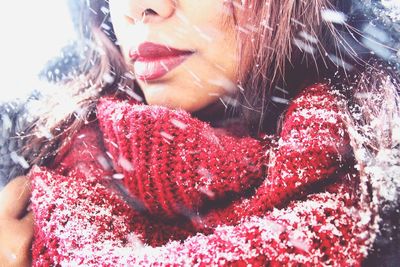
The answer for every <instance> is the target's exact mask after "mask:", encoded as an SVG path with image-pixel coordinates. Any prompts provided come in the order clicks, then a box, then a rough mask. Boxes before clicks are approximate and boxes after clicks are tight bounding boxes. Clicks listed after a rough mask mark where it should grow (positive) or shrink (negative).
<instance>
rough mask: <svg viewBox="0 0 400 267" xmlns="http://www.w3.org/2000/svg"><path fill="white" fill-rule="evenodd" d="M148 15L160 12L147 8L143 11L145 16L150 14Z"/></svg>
mask: <svg viewBox="0 0 400 267" xmlns="http://www.w3.org/2000/svg"><path fill="white" fill-rule="evenodd" d="M148 15H158V14H157V12H155V11H154V10H153V9H151V8H147V9H146V10H145V11H143V16H148Z"/></svg>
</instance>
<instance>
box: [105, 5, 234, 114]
mask: <svg viewBox="0 0 400 267" xmlns="http://www.w3.org/2000/svg"><path fill="white" fill-rule="evenodd" d="M109 2H110V13H111V19H112V22H113V26H114V30H115V34H116V36H117V39H118V44H119V45H120V47H121V49H122V52H123V55H124V58H125V59H126V62H127V63H128V66H129V68H131V70H132V71H133V72H134V73H135V76H136V79H137V82H138V83H139V85H140V87H141V89H142V90H143V93H144V96H145V98H146V101H147V102H148V103H149V104H153V105H154V104H156V105H163V106H167V107H170V108H182V109H184V110H187V111H189V112H194V111H199V110H201V109H203V108H204V107H206V106H208V105H210V104H212V103H214V102H216V101H217V100H218V98H219V97H222V96H225V95H228V94H230V93H233V92H234V91H235V90H236V86H235V84H236V82H237V64H238V63H237V62H238V58H237V51H236V50H237V40H236V34H235V26H234V23H233V19H231V16H230V8H229V6H228V5H227V4H226V3H227V2H228V1H224V0H110V1H109Z"/></svg>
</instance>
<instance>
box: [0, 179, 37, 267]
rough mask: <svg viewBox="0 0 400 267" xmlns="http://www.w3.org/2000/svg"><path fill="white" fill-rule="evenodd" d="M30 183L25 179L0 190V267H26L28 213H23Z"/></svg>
mask: <svg viewBox="0 0 400 267" xmlns="http://www.w3.org/2000/svg"><path fill="white" fill-rule="evenodd" d="M29 198H30V183H29V180H28V179H27V178H26V177H25V176H20V177H17V178H15V179H14V180H12V181H11V182H10V183H9V184H8V185H7V186H6V187H5V188H4V189H3V190H2V191H0V267H17V266H18V267H21V266H30V264H31V263H30V261H31V260H30V247H31V242H32V238H33V217H32V212H28V213H27V209H26V208H27V204H28V202H29Z"/></svg>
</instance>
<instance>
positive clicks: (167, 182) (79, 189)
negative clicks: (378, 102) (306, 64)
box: [29, 85, 372, 266]
mask: <svg viewBox="0 0 400 267" xmlns="http://www.w3.org/2000/svg"><path fill="white" fill-rule="evenodd" d="M336 103H337V98H336V97H335V96H334V95H333V94H331V93H329V92H328V89H327V86H326V85H317V86H314V87H311V88H308V89H306V90H305V91H304V93H303V94H302V95H301V96H300V97H298V98H297V99H296V100H294V102H293V103H292V104H291V106H290V107H289V109H288V112H287V114H286V117H285V120H284V124H283V128H282V132H281V135H280V136H278V137H277V138H276V139H277V140H276V141H272V142H271V140H266V141H265V142H261V141H259V140H255V139H252V138H249V137H243V138H238V137H233V136H231V135H227V134H224V133H223V131H217V130H215V129H213V128H211V127H210V126H209V125H208V124H206V123H204V122H201V121H199V120H196V119H194V118H192V117H191V116H190V115H189V114H188V113H186V112H183V111H173V110H169V109H166V108H162V107H152V106H145V105H138V104H137V103H134V102H129V101H124V100H120V99H115V98H112V97H108V98H103V99H101V100H100V102H99V104H98V110H97V111H98V114H97V117H98V119H99V125H100V129H101V131H102V133H103V135H104V144H105V147H106V151H103V148H102V145H101V142H100V141H101V140H99V139H101V138H99V136H98V128H97V125H95V124H93V125H90V126H88V127H85V128H84V129H83V130H82V133H84V135H82V134H81V133H80V134H78V136H77V137H75V140H74V141H73V142H72V146H71V147H70V149H69V151H68V152H66V153H65V154H63V155H62V156H60V159H59V160H60V162H57V164H58V165H60V166H62V167H60V168H57V169H55V170H45V169H38V168H36V169H33V170H32V171H31V172H30V174H29V176H30V178H31V179H32V187H33V196H32V203H33V204H32V205H33V211H34V214H35V220H36V221H37V227H36V228H35V241H34V245H33V248H34V249H33V265H34V266H50V265H62V266H71V265H85V266H99V265H101V266H126V265H130V266H149V265H154V266H164V265H166V266H175V265H180V266H210V265H212V266H224V265H230V266H232V265H233V266H242V265H248V264H250V265H253V266H264V265H266V264H270V265H271V266H279V265H298V264H302V265H306V266H323V265H335V266H358V265H360V264H361V261H362V259H363V258H364V257H365V256H366V253H367V246H368V243H369V240H368V238H370V237H369V234H370V232H369V231H370V225H369V224H370V219H371V216H372V214H371V213H369V212H368V210H366V209H365V208H363V209H360V208H359V206H358V190H357V183H358V181H357V179H352V177H353V176H351V175H350V173H349V171H350V170H349V169H348V168H345V164H347V163H349V162H347V157H348V155H347V153H348V152H347V149H348V137H347V135H346V134H345V132H344V131H343V129H344V128H343V121H342V115H341V114H340V112H339V109H338V107H337V104H336ZM78 137H80V138H78ZM80 155H86V156H83V157H81V158H79V159H78V158H77V157H78V156H80ZM104 155H108V157H109V158H110V159H111V160H112V162H113V169H114V170H112V169H107V168H105V170H102V168H103V167H104V166H103V165H102V164H100V165H102V166H100V167H99V164H98V162H96V161H95V160H94V159H98V158H100V159H101V158H103V157H104ZM75 166H79V168H76V167H75ZM265 167H268V172H267V173H268V176H267V177H264V171H263V169H264V168H265ZM99 168H100V170H99ZM82 170H84V171H82ZM111 171H113V173H111V174H110V172H111ZM116 174H123V176H121V175H117V176H116V178H118V179H122V180H121V183H123V184H124V185H125V187H126V188H127V190H128V194H129V195H130V198H132V199H134V200H135V201H137V202H139V203H141V204H143V206H144V207H145V208H146V212H144V213H143V212H142V211H141V210H136V209H135V206H134V205H133V206H132V205H129V203H130V200H129V199H125V198H124V197H123V196H122V195H120V194H117V193H116V192H115V189H114V187H113V186H112V183H113V182H112V181H111V180H110V178H109V177H110V176H112V175H114V176H115V175H116ZM91 177H95V178H94V179H91ZM316 183H318V184H316ZM248 189H253V190H254V191H251V190H250V191H249V190H248ZM232 192H233V194H234V195H235V197H233V198H226V197H227V196H228V195H230V194H231V193H232ZM251 192H253V194H251ZM227 201H230V202H229V203H228V202H227ZM221 202H223V203H224V205H220V204H221ZM206 204H207V205H206ZM181 216H184V217H185V218H184V219H183V218H182V217H181ZM172 240H177V241H175V242H173V241H172ZM143 243H145V244H147V245H149V246H143Z"/></svg>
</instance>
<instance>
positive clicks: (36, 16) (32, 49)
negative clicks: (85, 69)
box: [0, 0, 74, 102]
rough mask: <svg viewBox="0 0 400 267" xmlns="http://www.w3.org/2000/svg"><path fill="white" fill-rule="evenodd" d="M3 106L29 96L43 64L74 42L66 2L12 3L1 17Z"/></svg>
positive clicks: (3, 7) (3, 8)
mask: <svg viewBox="0 0 400 267" xmlns="http://www.w3.org/2000/svg"><path fill="white" fill-rule="evenodd" d="M0 25H1V31H0V34H1V39H0V40H1V41H0V73H1V76H0V77H1V83H2V89H1V91H0V92H1V93H0V102H2V101H4V100H8V99H13V98H15V97H20V96H23V95H25V94H26V93H27V92H29V91H30V90H32V87H34V84H35V80H36V75H37V73H38V72H39V71H40V69H41V67H42V66H43V64H44V63H45V62H46V61H47V60H48V59H50V58H51V57H53V56H55V55H57V53H58V52H59V50H60V48H61V47H62V46H63V45H65V44H66V43H67V42H68V41H69V40H71V39H73V38H74V33H73V29H72V22H71V21H70V19H69V13H68V9H67V6H66V0H35V1H29V0H12V1H5V2H4V3H2V5H1V13H0Z"/></svg>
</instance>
